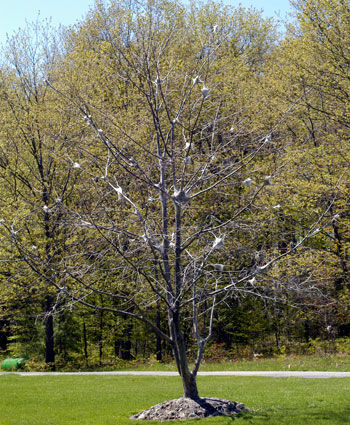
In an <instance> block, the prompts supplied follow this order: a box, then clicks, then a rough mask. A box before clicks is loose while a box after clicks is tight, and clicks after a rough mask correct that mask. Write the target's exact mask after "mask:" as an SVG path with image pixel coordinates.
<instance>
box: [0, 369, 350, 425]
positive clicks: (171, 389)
mask: <svg viewBox="0 0 350 425" xmlns="http://www.w3.org/2000/svg"><path fill="white" fill-rule="evenodd" d="M198 383H199V389H200V394H201V395H203V396H216V397H222V398H228V399H231V400H235V401H240V402H243V403H245V405H246V406H247V407H249V408H250V409H251V412H250V413H248V414H244V415H243V416H241V417H239V418H235V419H234V420H233V419H232V418H229V417H218V418H208V419H202V420H200V421H198V420H189V421H172V422H170V423H171V424H181V425H189V424H192V425H195V424H199V423H200V424H203V425H209V424H210V425H224V424H225V425H228V424H233V423H234V424H235V425H245V424H246V425H248V424H260V425H263V424H264V425H266V424H274V425H312V424H315V425H323V424H328V425H336V424H350V403H349V392H350V379H347V378H338V379H297V378H259V377H199V378H198ZM180 395H181V383H180V380H179V378H177V377H149V376H147V377H146V376H47V377H46V376H37V377H21V376H15V375H6V376H0V425H63V424H64V425H112V424H113V425H126V424H128V425H132V424H145V425H146V424H151V423H152V424H154V423H155V422H149V421H131V420H129V419H128V417H129V416H130V415H131V414H133V413H136V412H138V411H140V410H142V409H145V408H147V407H150V406H151V405H153V404H156V403H159V402H161V401H165V400H167V399H171V398H177V397H179V396H180Z"/></svg>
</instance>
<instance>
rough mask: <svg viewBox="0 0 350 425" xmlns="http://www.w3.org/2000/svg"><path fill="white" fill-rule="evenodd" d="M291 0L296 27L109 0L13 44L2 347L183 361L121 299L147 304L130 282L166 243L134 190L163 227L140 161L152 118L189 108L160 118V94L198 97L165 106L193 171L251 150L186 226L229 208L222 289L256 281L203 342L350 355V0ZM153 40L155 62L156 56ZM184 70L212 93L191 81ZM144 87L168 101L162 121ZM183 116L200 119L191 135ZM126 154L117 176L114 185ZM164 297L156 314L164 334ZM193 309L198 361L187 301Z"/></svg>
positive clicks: (7, 56) (186, 326)
mask: <svg viewBox="0 0 350 425" xmlns="http://www.w3.org/2000/svg"><path fill="white" fill-rule="evenodd" d="M292 3H293V6H294V9H295V15H294V18H293V22H291V23H289V24H288V25H287V28H286V29H285V31H284V32H283V33H281V32H280V28H281V27H280V26H279V25H278V23H277V22H274V21H273V20H272V19H265V18H263V17H262V15H261V13H260V12H259V11H256V10H252V9H249V10H247V9H244V8H240V7H237V8H231V7H227V6H223V5H221V4H220V3H211V2H209V3H199V2H190V3H189V4H187V5H186V6H184V5H183V4H182V3H180V2H177V1H170V0H169V1H167V0H154V1H151V2H144V3H143V2H140V3H138V2H132V5H131V3H130V2H128V1H126V0H125V1H121V2H117V1H114V0H111V1H110V2H107V3H106V2H100V1H96V4H95V7H94V9H92V10H91V11H90V12H89V14H88V15H87V16H86V17H85V18H84V19H83V20H82V21H81V22H79V23H77V24H76V25H75V26H74V27H72V28H63V29H60V30H56V29H52V28H50V25H49V24H47V23H40V22H38V23H35V24H33V25H28V27H27V28H26V29H24V30H19V32H18V33H17V34H16V35H15V36H13V37H11V38H10V39H9V40H8V43H7V45H6V46H5V47H4V49H3V51H2V61H1V69H0V180H1V193H0V216H1V218H2V220H1V227H0V238H1V244H0V356H2V357H5V356H8V355H21V356H26V357H28V358H30V359H34V362H35V363H40V362H46V363H48V364H49V365H50V367H55V366H56V367H62V366H66V365H67V364H69V365H71V366H72V367H77V368H78V367H95V366H96V367H97V366H102V365H115V364H118V362H121V361H123V360H133V359H149V358H155V359H157V360H164V361H167V360H170V359H172V351H171V346H170V345H169V342H168V341H167V340H166V338H165V339H164V338H163V339H162V338H161V335H160V334H159V332H158V333H157V332H156V331H155V329H153V328H152V327H151V326H149V325H148V324H147V323H142V322H140V321H139V320H137V318H136V312H135V309H137V307H136V303H135V305H134V304H132V303H130V298H128V304H127V305H126V300H125V299H126V296H129V294H134V297H135V298H133V300H134V299H136V298H137V300H138V302H140V299H141V298H142V300H143V301H142V303H145V301H144V300H147V299H150V297H151V296H150V294H149V293H147V291H146V290H143V289H142V288H141V289H140V287H138V286H137V284H136V283H135V282H137V279H138V278H139V275H140V274H141V264H142V266H144V267H148V269H149V270H150V271H151V272H152V270H153V267H154V262H155V261H157V258H158V257H157V255H158V253H157V251H159V252H160V253H162V249H161V248H159V247H158V248H157V246H156V244H155V243H154V242H152V241H151V236H149V235H148V234H147V232H145V234H144V235H140V234H137V232H136V230H135V229H136V224H135V222H134V221H133V219H131V218H130V219H129V217H131V214H132V213H131V210H132V208H131V205H134V204H132V203H131V201H130V202H129V198H127V197H126V195H124V192H123V191H122V189H121V187H123V190H124V188H127V191H128V193H132V194H133V197H134V198H133V199H136V200H137V204H138V205H139V207H138V208H139V209H140V211H141V212H142V214H143V215H144V216H147V218H148V219H149V220H150V221H152V223H154V226H155V227H156V225H157V219H156V211H157V208H158V206H157V205H158V203H159V199H158V198H157V196H156V194H155V192H154V191H152V190H149V191H148V192H145V191H144V190H143V189H142V188H141V187H140V186H139V185H138V183H137V179H136V178H139V179H140V178H142V176H143V175H146V172H145V174H142V173H144V170H147V173H148V175H151V176H152V175H153V174H154V173H155V169H153V168H152V167H153V166H152V163H149V162H147V160H146V158H145V151H146V148H147V149H148V146H151V145H152V143H153V139H152V138H151V136H150V134H151V130H150V128H151V127H152V125H154V126H155V128H160V127H161V125H162V120H165V119H166V116H167V115H168V116H171V115H172V114H173V112H174V111H173V110H171V109H169V110H168V109H167V108H165V109H164V110H163V112H161V113H160V114H159V116H158V115H157V114H158V109H157V108H158V106H159V105H163V104H167V103H166V101H167V102H169V104H170V105H172V104H177V103H179V104H181V99H184V98H185V100H186V102H187V103H186V102H185V101H183V105H184V107H183V109H181V108H180V111H181V114H182V115H181V114H180V113H179V114H178V116H176V117H175V118H174V119H173V120H170V122H171V123H173V124H172V131H173V132H175V133H176V131H177V132H178V133H176V137H177V139H176V140H180V139H181V146H180V145H179V146H180V147H179V148H178V151H177V155H178V157H181V160H182V161H183V163H184V164H185V168H184V169H186V167H187V168H188V169H191V167H193V169H194V167H196V166H197V164H199V163H202V162H203V161H204V160H203V158H206V161H207V162H206V165H205V166H203V168H201V170H204V169H205V170H208V171H206V172H208V175H210V173H211V174H212V175H215V176H216V177H217V176H219V178H220V176H221V175H222V174H221V173H223V172H224V171H225V170H226V169H229V167H231V166H233V165H235V164H239V167H238V168H237V170H238V171H237V172H235V174H232V175H231V174H229V178H226V177H225V179H226V180H225V186H224V188H222V187H221V186H220V189H218V190H217V191H216V192H215V193H213V192H210V193H209V192H207V193H206V194H204V196H203V197H201V199H200V201H199V200H198V201H196V200H194V201H192V200H191V205H190V207H189V208H188V209H187V210H186V211H187V212H186V214H185V215H184V220H185V223H186V226H188V227H191V226H194V223H196V222H202V223H210V224H211V225H212V223H217V228H220V229H221V227H220V226H221V225H222V223H227V222H229V224H230V227H229V230H227V232H226V233H225V235H224V236H223V237H222V239H221V238H219V237H216V238H215V241H216V242H214V245H213V246H214V247H215V248H220V247H219V245H222V244H223V240H224V242H225V244H224V247H221V248H220V249H215V252H214V248H213V250H212V251H213V252H212V251H211V252H210V255H211V257H210V259H209V260H208V261H209V262H207V264H208V267H209V268H208V269H207V274H206V275H205V276H206V277H205V279H210V278H211V276H212V275H213V273H214V271H215V273H216V272H219V273H221V275H220V278H215V279H216V280H215V282H216V285H218V286H216V288H219V289H220V288H221V286H220V285H222V287H223V286H224V285H227V282H226V280H227V279H228V280H229V281H230V282H231V281H232V279H233V277H232V276H235V278H237V280H238V282H242V284H237V285H236V284H235V285H234V288H233V290H230V293H229V294H227V296H225V297H223V298H222V299H221V301H220V303H218V304H217V305H216V306H215V307H216V308H215V312H213V316H212V318H211V319H210V317H209V318H208V315H207V314H206V313H207V312H208V311H209V307H208V306H206V305H205V300H204V301H203V303H202V307H201V308H202V310H200V314H199V315H198V320H199V322H200V323H201V325H202V326H204V327H205V326H206V321H207V320H212V327H213V329H212V335H211V341H210V343H209V346H208V348H207V351H206V354H205V356H206V357H207V358H214V359H217V358H222V357H229V358H231V359H235V358H242V357H245V358H247V357H253V356H254V355H257V354H258V355H264V356H270V355H275V354H281V353H298V354H308V353H313V352H314V351H315V350H316V349H319V348H320V347H322V349H324V350H328V351H332V352H335V351H337V350H339V351H347V352H350V311H349V301H350V293H349V289H350V276H349V267H350V264H349V255H350V197H349V196H350V186H349V161H350V102H349V99H350V5H349V3H348V2H347V1H343V0H332V1H329V0H295V1H292ZM150 16H151V17H152V25H154V27H155V28H156V30H154V31H153V29H149V28H151V27H152V25H151V24H150V23H149V22H151V21H150ZM135 22H137V25H136V24H135ZM152 28H153V27H152ZM174 29H176V31H175V30H174ZM143 31H145V32H143ZM146 31H149V33H147V34H148V35H147V37H149V34H151V35H152V37H151V42H149V44H147V43H145V40H149V38H147V37H146V35H145V34H146ZM121 46H122V47H121ZM154 46H156V49H159V51H160V52H161V53H159V58H160V60H159V61H158V62H157V63H156V64H155V65H154V68H152V67H149V68H148V62H147V61H146V60H145V58H151V57H152V54H153V53H154V52H153V50H152V49H153V47H154ZM157 51H158V50H157ZM147 60H148V59H147ZM150 62H151V59H150ZM194 64H196V66H197V65H198V68H197V69H200V72H199V73H198V74H196V73H194V70H195V65H194ZM146 65H147V67H146ZM152 66H153V65H152ZM153 70H156V71H154V73H153V74H152V72H153ZM159 70H161V71H162V72H161V73H160V71H159ZM164 70H167V72H168V73H167V74H166V73H165V72H164ZM146 71H147V72H149V75H147V72H146ZM158 71H159V72H158ZM160 74H162V75H161V78H162V79H161V78H160ZM197 75H199V76H198V79H197V80H196V78H197ZM202 80H203V81H202ZM186 81H190V83H188V84H192V86H191V88H190V89H189V93H190V95H191V96H192V92H193V93H195V90H197V91H198V96H199V97H198V99H201V100H200V102H199V101H197V100H196V99H195V98H193V99H192V97H191V98H190V95H189V96H188V97H184V96H185V95H183V94H181V93H185V89H186V87H185V82H186ZM165 82H166V92H165V94H164V93H163V91H162V90H163V89H162V88H163V87H165ZM182 87H183V91H182V92H181V90H182ZM147 90H149V92H148V91H147ZM142 92H144V93H146V94H147V93H150V94H147V96H146V95H145V99H146V98H147V99H151V100H152V99H153V98H154V99H155V105H156V106H155V110H156V112H157V113H156V114H153V118H154V117H155V116H156V117H157V120H158V117H160V118H159V121H157V120H155V121H154V120H152V119H151V118H150V115H149V114H148V111H149V109H148V108H150V107H151V106H150V105H153V104H152V102H151V100H150V103H149V104H147V102H146V101H145V100H143V98H142V96H140V93H142ZM151 95H152V96H153V97H152V96H151ZM181 96H183V97H181ZM159 99H160V100H159ZM179 99H180V100H179ZM165 100H166V101H165ZM152 101H153V100H152ZM157 102H159V103H157ZM157 105H158V106H157ZM188 105H190V106H188ZM160 108H161V106H159V110H161V109H160ZM196 113H198V119H197V120H196V119H195V115H196ZM161 114H163V115H161ZM211 116H215V120H214V121H213V120H212V119H211V118H210V119H209V117H211ZM183 117H185V118H183ZM185 119H186V120H187V121H186V122H185ZM191 120H192V121H191ZM187 122H191V123H193V122H195V124H193V126H192V127H191V126H189V127H191V131H190V132H189V131H188V128H189V127H188V126H187V124H186V123H187ZM191 125H192V124H191ZM214 127H215V128H214ZM102 129H103V130H102ZM157 134H158V133H157ZM173 134H174V133H173ZM214 139H215V142H214ZM98 140H99V141H100V142H101V143H102V144H101V145H100V144H99V143H97V141H98ZM125 140H126V141H125ZM138 140H143V142H141V144H140V143H139V144H137V143H136V141H138ZM174 140H175V139H174ZM179 143H180V142H179ZM111 144H113V149H115V150H114V152H116V151H118V152H119V153H118V155H119V156H118V160H117V159H116V158H113V154H112V153H111V152H113V151H112V149H111V148H110V146H111ZM214 145H215V146H219V147H220V148H222V149H221V150H220V152H219V150H218V149H217V150H215V152H214V151H213V146H214ZM101 146H107V148H108V149H107V150H106V149H104V148H103V147H101ZM213 152H214V153H215V155H214V153H213ZM120 158H122V159H120ZM208 158H209V159H208ZM114 159H115V161H116V162H115V163H113V160H114ZM118 161H120V162H118ZM201 161H202V162H201ZM101 164H102V165H101ZM103 164H107V165H108V166H107V165H106V166H104V165H103ZM114 167H119V169H118V170H119V171H118V172H119V174H118V175H119V177H118V181H117V180H113V181H112V180H111V181H110V182H109V181H108V176H109V175H110V174H112V173H113V172H114ZM191 170H192V169H191ZM193 175H195V172H194V171H193ZM203 175H204V174H203ZM101 176H102V177H101ZM106 183H107V184H106ZM175 189H176V188H175ZM180 195H181V196H185V195H183V192H181V193H180ZM180 195H179V194H178V195H174V196H173V198H174V199H175V197H176V196H180ZM178 199H180V198H178ZM180 201H181V202H183V203H185V201H186V202H187V200H186V199H182V198H181V199H180ZM180 201H179V202H180ZM135 210H136V208H135ZM136 213H137V210H136ZM232 216H234V217H235V219H234V221H232V219H231V217H232ZM122 222H123V223H126V224H125V226H126V227H124V228H123V230H122V231H119V226H120V223H122ZM135 235H136V236H135ZM143 243H145V244H146V245H147V246H148V248H149V253H151V254H152V255H153V256H152V255H148V254H147V255H146V254H145V253H144V252H143V251H141V249H140V246H141V245H142V244H143ZM172 243H173V241H170V242H169V247H170V248H171V244H172ZM215 243H216V246H215ZM206 244H208V239H201V240H199V242H198V245H196V248H197V249H198V250H200V249H205V246H206ZM135 258H137V261H138V262H139V263H137V264H140V268H135V267H134V266H133V267H134V268H133V270H132V271H130V269H129V268H127V267H126V266H125V264H124V263H128V264H129V263H130V264H131V261H134V260H135ZM275 260H278V261H275ZM122 262H123V266H122ZM132 264H135V263H132ZM265 264H269V265H270V264H271V267H270V266H269V268H268V270H267V269H266V272H265V269H264V267H265V266H264V265H265ZM253 269H254V270H259V273H255V272H254V273H251V271H250V270H253ZM154 270H155V273H156V270H157V268H156V267H154ZM160 270H161V269H160ZM248 270H249V272H248ZM142 273H143V272H142ZM248 278H249V279H248ZM225 279H226V280H225ZM155 281H157V276H156V277H155ZM229 286H230V288H231V289H232V284H230V285H229ZM156 293H157V292H156ZM111 294H112V295H111ZM116 294H118V296H117V295H116ZM120 294H122V295H120ZM152 300H153V298H152ZM158 301H159V299H157V298H155V299H154V300H153V301H152V302H150V304H149V305H148V307H147V308H148V311H149V313H148V314H149V316H148V317H149V320H150V321H152V322H154V323H156V325H157V327H158V328H159V329H161V330H162V331H163V332H164V333H165V332H166V328H167V320H168V319H167V311H166V310H165V309H164V308H163V306H162V304H160V303H159V302H158ZM137 305H139V304H137ZM142 305H146V304H142ZM207 307H208V308H207ZM183 315H184V319H183V322H182V332H183V335H184V338H185V342H186V345H187V347H188V354H189V358H194V357H195V352H192V351H193V349H192V348H191V347H192V341H193V340H194V339H195V335H194V332H193V328H192V322H191V320H190V316H191V315H192V310H191V308H188V310H186V309H184V311H183ZM133 316H135V318H134V317H133ZM209 316H210V314H209ZM187 318H188V320H187Z"/></svg>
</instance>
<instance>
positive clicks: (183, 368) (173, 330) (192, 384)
mask: <svg viewBox="0 0 350 425" xmlns="http://www.w3.org/2000/svg"><path fill="white" fill-rule="evenodd" d="M169 327H170V334H171V338H172V340H173V342H174V344H173V350H174V355H175V360H176V365H177V369H178V371H179V374H180V376H181V378H182V386H183V389H184V397H187V398H191V399H193V400H198V399H199V395H198V388H197V381H196V375H197V374H196V373H195V374H194V373H191V372H190V370H189V367H188V360H187V351H186V344H185V341H184V337H183V334H182V331H181V326H180V317H179V312H178V311H177V312H173V311H171V310H170V311H169Z"/></svg>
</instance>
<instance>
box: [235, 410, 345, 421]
mask: <svg viewBox="0 0 350 425" xmlns="http://www.w3.org/2000/svg"><path fill="white" fill-rule="evenodd" d="M311 410H314V409H310V410H305V409H303V410H298V409H284V410H283V411H282V409H281V410H279V409H276V410H274V411H269V410H267V411H250V412H246V413H240V414H239V415H236V416H233V417H232V420H234V419H235V418H240V419H241V420H242V421H248V423H251V424H260V423H264V424H269V423H271V424H276V425H277V424H293V423H298V424H299V423H303V424H305V425H311V424H315V425H316V424H325V423H327V424H332V425H333V424H350V407H349V408H346V409H343V410H340V411H332V410H324V411H323V410H322V411H311ZM228 423H229V422H228Z"/></svg>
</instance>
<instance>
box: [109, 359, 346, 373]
mask: <svg viewBox="0 0 350 425" xmlns="http://www.w3.org/2000/svg"><path fill="white" fill-rule="evenodd" d="M110 369H112V368H110ZM114 370H155V371H176V365H175V363H165V364H163V363H157V362H152V363H143V364H142V363H136V362H135V363H131V364H130V365H123V366H122V367H119V368H115V369H114ZM200 370H201V371H225V370H232V371H234V370H247V371H250V370H271V371H273V370H301V371H303V370H304V371H310V370H316V371H338V372H349V371H350V356H345V355H322V356H316V355H309V356H280V357H274V358H267V359H257V360H240V361H222V362H213V361H204V362H203V363H202V365H201V367H200Z"/></svg>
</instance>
